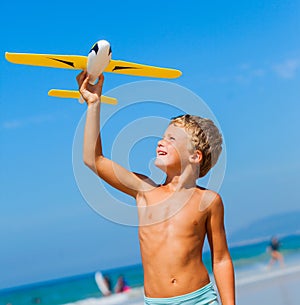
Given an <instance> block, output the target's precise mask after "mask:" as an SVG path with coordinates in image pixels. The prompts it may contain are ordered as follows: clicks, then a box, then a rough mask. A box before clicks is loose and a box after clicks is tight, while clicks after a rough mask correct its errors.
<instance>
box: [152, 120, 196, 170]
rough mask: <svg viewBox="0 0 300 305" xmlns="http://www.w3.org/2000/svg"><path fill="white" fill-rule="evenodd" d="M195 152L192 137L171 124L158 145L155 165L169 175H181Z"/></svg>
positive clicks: (182, 129)
mask: <svg viewBox="0 0 300 305" xmlns="http://www.w3.org/2000/svg"><path fill="white" fill-rule="evenodd" d="M193 151H194V149H193V146H192V142H191V139H190V135H189V134H188V133H187V132H186V131H185V129H184V128H182V127H177V126H175V125H173V124H171V125H169V127H168V128H167V129H166V131H165V134H164V136H163V138H162V139H161V140H160V141H159V142H158V143H157V148H156V160H155V165H156V166H157V167H158V168H160V169H161V170H163V171H164V172H166V173H167V174H168V173H171V172H172V173H176V174H180V173H181V172H182V170H183V168H184V167H185V166H186V165H187V164H188V163H189V162H190V157H191V155H192V154H193Z"/></svg>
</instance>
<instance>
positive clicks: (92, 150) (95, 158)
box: [77, 71, 154, 197]
mask: <svg viewBox="0 0 300 305" xmlns="http://www.w3.org/2000/svg"><path fill="white" fill-rule="evenodd" d="M103 81H104V77H103V75H102V74H101V75H100V76H99V80H98V83H97V84H95V85H91V84H89V76H88V75H87V73H86V71H83V72H81V73H80V74H79V75H78V76H77V82H78V85H79V87H80V93H81V95H82V97H83V98H84V100H85V101H86V103H87V105H88V108H87V113H86V124H85V129H84V143H83V161H84V163H85V164H86V165H87V166H88V167H89V168H90V169H91V170H93V171H94V172H95V173H96V174H97V175H98V176H99V177H100V178H102V179H103V180H105V181H106V182H107V183H109V184H110V185H111V186H113V187H115V188H116V189H118V190H120V191H122V192H124V193H126V194H128V195H131V196H133V197H136V195H137V193H138V192H139V191H143V190H147V189H150V188H152V187H153V186H154V183H153V182H152V181H151V180H150V179H148V178H147V177H146V176H143V175H140V174H135V173H132V172H130V171H128V170H127V169H125V168H124V167H122V166H120V165H119V164H117V163H115V162H113V161H112V160H110V159H108V158H105V157H104V156H103V153H102V144H101V134H100V107H101V102H100V97H101V93H102V86H103Z"/></svg>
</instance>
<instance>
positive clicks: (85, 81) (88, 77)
mask: <svg viewBox="0 0 300 305" xmlns="http://www.w3.org/2000/svg"><path fill="white" fill-rule="evenodd" d="M84 76H85V78H84V79H83V81H82V83H81V86H80V90H82V89H86V88H87V85H88V83H89V79H90V76H89V75H87V73H85V75H84Z"/></svg>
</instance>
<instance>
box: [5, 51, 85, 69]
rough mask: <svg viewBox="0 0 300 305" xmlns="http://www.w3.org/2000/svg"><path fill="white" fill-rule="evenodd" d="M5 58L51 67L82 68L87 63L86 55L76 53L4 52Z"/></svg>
mask: <svg viewBox="0 0 300 305" xmlns="http://www.w3.org/2000/svg"><path fill="white" fill-rule="evenodd" d="M5 58H6V59H7V60H8V61H10V62H12V63H14V64H22V65H30V66H43V67H51V68H65V69H77V70H84V69H85V68H86V65H87V57H86V56H77V55H51V54H28V53H9V52H6V53H5Z"/></svg>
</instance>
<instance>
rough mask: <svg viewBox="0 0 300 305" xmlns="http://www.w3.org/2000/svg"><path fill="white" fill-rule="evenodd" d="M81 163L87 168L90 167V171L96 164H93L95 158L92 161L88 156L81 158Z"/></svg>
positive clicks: (93, 169)
mask: <svg viewBox="0 0 300 305" xmlns="http://www.w3.org/2000/svg"><path fill="white" fill-rule="evenodd" d="M83 163H84V165H85V166H87V167H88V168H89V169H91V170H92V171H95V168H96V165H95V160H94V161H92V160H90V159H88V158H83Z"/></svg>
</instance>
